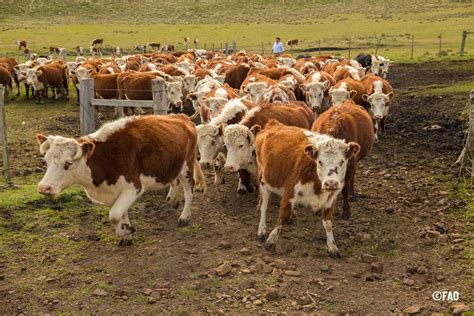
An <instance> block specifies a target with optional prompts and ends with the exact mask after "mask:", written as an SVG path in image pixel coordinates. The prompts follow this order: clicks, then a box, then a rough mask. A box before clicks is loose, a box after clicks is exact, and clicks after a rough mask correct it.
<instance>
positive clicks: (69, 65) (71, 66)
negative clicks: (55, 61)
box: [66, 61, 78, 77]
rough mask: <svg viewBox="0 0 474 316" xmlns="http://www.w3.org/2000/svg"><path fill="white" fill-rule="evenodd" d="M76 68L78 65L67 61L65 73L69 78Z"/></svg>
mask: <svg viewBox="0 0 474 316" xmlns="http://www.w3.org/2000/svg"><path fill="white" fill-rule="evenodd" d="M77 66H78V64H77V63H76V62H74V61H68V62H67V63H66V71H67V75H68V76H69V77H71V75H72V74H73V71H74V70H75V69H76V68H77Z"/></svg>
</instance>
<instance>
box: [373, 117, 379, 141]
mask: <svg viewBox="0 0 474 316" xmlns="http://www.w3.org/2000/svg"><path fill="white" fill-rule="evenodd" d="M374 132H375V143H376V144H377V143H378V142H379V135H378V132H379V121H378V120H377V121H375V124H374Z"/></svg>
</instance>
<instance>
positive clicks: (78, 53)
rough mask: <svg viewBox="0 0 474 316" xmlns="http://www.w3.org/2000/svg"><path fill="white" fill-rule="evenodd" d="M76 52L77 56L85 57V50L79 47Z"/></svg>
mask: <svg viewBox="0 0 474 316" xmlns="http://www.w3.org/2000/svg"><path fill="white" fill-rule="evenodd" d="M74 50H75V51H76V56H84V48H83V47H81V46H79V45H77V46H76V47H75V48H74Z"/></svg>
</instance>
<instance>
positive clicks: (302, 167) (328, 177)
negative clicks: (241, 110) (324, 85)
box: [256, 121, 360, 258]
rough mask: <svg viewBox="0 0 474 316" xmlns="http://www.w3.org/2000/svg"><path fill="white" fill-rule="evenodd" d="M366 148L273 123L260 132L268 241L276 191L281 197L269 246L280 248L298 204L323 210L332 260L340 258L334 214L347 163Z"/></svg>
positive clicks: (262, 225) (263, 210)
mask: <svg viewBox="0 0 474 316" xmlns="http://www.w3.org/2000/svg"><path fill="white" fill-rule="evenodd" d="M359 149H360V146H359V145H358V144H357V143H353V142H350V143H346V142H345V141H343V140H340V139H336V138H333V137H331V136H328V135H323V134H318V133H314V132H310V131H308V130H305V129H302V128H298V127H293V126H285V125H283V124H281V123H279V122H277V121H271V122H269V123H267V126H266V128H265V129H263V130H262V131H261V132H260V133H258V134H257V137H256V153H257V161H258V170H259V172H258V175H259V184H260V224H259V227H258V236H259V238H260V239H261V240H264V239H265V237H266V213H267V208H268V202H269V200H270V195H271V194H272V193H274V194H277V195H279V196H281V200H280V210H279V214H278V221H277V225H276V227H275V228H274V229H273V230H272V232H271V233H270V235H269V236H268V238H267V240H266V242H265V248H266V249H268V250H273V249H275V245H276V242H277V240H278V238H279V237H280V234H281V230H282V225H284V224H285V223H287V222H288V221H289V219H290V216H291V211H292V210H293V208H294V207H295V206H296V205H304V206H309V207H311V209H312V210H313V211H315V212H319V211H322V217H323V227H324V229H325V231H326V238H327V245H328V248H329V253H330V255H331V257H336V258H338V257H340V253H339V250H338V248H337V246H336V243H335V242H334V236H333V228H332V216H333V213H334V209H335V205H336V198H337V196H338V194H339V193H340V192H341V190H342V187H343V185H344V177H345V173H346V168H347V162H348V160H350V159H351V158H352V157H353V156H355V155H357V154H358V152H359Z"/></svg>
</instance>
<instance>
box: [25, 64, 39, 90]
mask: <svg viewBox="0 0 474 316" xmlns="http://www.w3.org/2000/svg"><path fill="white" fill-rule="evenodd" d="M42 74H43V72H42V71H41V70H37V69H34V68H33V69H28V70H27V71H26V73H25V77H26V83H27V84H28V85H32V86H33V87H34V88H35V89H42V84H41V82H39V80H38V77H39V76H41V75H42Z"/></svg>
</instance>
